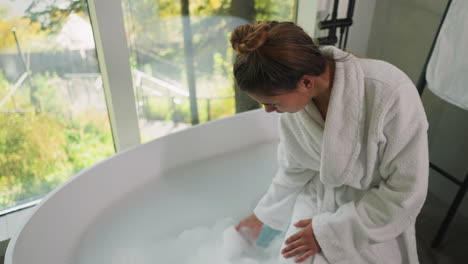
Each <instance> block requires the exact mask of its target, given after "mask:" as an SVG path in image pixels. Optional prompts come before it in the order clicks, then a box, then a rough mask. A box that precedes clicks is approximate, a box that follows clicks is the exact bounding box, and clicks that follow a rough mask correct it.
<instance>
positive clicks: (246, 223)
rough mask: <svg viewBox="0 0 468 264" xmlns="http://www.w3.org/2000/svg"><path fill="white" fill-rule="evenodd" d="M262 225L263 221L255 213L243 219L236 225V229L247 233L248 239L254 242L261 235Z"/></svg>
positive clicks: (244, 233)
mask: <svg viewBox="0 0 468 264" xmlns="http://www.w3.org/2000/svg"><path fill="white" fill-rule="evenodd" d="M262 227H263V222H262V221H260V219H258V218H257V216H256V215H255V214H252V215H249V216H247V217H246V218H244V219H242V220H241V221H240V222H239V224H238V225H237V226H236V230H237V231H238V232H240V233H242V234H243V235H247V238H248V240H249V241H250V242H251V243H253V242H254V241H255V240H257V238H258V236H259V235H260V231H261V230H262Z"/></svg>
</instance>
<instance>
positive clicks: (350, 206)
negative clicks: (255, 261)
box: [254, 47, 429, 264]
mask: <svg viewBox="0 0 468 264" xmlns="http://www.w3.org/2000/svg"><path fill="white" fill-rule="evenodd" d="M323 52H324V53H326V54H330V55H332V56H333V57H334V58H335V59H336V60H337V62H336V69H335V76H334V84H333V87H332V91H331V98H330V102H329V106H328V112H327V116H326V122H325V121H324V120H323V119H322V117H321V115H320V113H319V111H318V110H317V108H316V106H315V105H314V104H313V103H311V104H309V105H308V106H307V107H306V108H305V109H303V110H301V111H299V112H297V113H284V114H281V117H280V139H281V140H280V145H279V148H278V161H279V169H278V172H277V174H276V176H275V178H274V179H273V182H272V184H271V185H270V187H269V189H268V191H267V193H266V194H265V195H264V196H263V198H262V199H261V200H260V202H259V203H258V205H257V207H256V208H255V210H254V213H255V214H256V215H257V217H258V218H259V219H260V220H262V221H263V222H264V223H265V224H266V225H269V226H271V227H272V228H275V229H278V230H283V231H287V232H286V238H287V237H289V236H290V235H292V234H294V233H295V232H297V231H298V230H299V229H297V228H295V227H294V226H293V224H294V223H295V222H297V221H299V220H302V219H307V218H312V229H313V232H314V234H315V237H316V239H317V241H318V243H319V245H320V247H321V249H322V250H321V252H320V253H318V254H316V255H314V257H312V258H309V259H307V260H306V261H305V262H304V263H314V264H316V263H357V264H362V263H372V264H376V263H379V264H380V263H391V264H397V263H418V262H419V261H418V255H417V251H416V239H415V228H414V226H415V220H416V217H417V216H418V214H419V212H420V209H421V207H422V205H423V203H424V200H425V198H426V194H427V181H428V165H429V161H428V144H427V128H428V123H427V119H426V116H425V113H424V109H423V107H422V104H421V101H420V98H419V95H418V93H417V90H416V88H415V87H414V85H413V84H412V82H411V80H410V79H409V78H408V77H407V76H406V75H405V74H404V73H403V72H401V71H400V70H399V69H397V68H396V67H394V66H392V65H390V64H388V63H386V62H382V61H378V60H370V59H360V58H356V57H354V56H353V55H350V54H347V53H345V52H343V51H341V50H339V49H337V48H334V47H326V48H324V49H323ZM280 259H282V260H281V261H280V263H293V260H294V258H290V259H288V260H286V259H284V258H282V257H280Z"/></svg>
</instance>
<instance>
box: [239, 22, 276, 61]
mask: <svg viewBox="0 0 468 264" xmlns="http://www.w3.org/2000/svg"><path fill="white" fill-rule="evenodd" d="M269 29H270V27H269V26H268V25H267V24H265V23H262V24H258V25H240V26H238V27H236V28H235V29H234V31H233V32H232V34H231V45H232V48H233V49H234V50H235V51H237V53H239V54H241V55H247V54H249V53H251V52H253V51H255V50H256V49H258V48H260V47H261V46H262V45H263V44H264V43H265V42H266V40H267V38H268V30H269Z"/></svg>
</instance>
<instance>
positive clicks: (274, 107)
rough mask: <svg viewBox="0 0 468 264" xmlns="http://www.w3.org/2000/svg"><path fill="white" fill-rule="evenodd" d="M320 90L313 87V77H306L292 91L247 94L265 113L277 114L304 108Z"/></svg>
mask: <svg viewBox="0 0 468 264" xmlns="http://www.w3.org/2000/svg"><path fill="white" fill-rule="evenodd" d="M321 92H323V91H322V89H319V88H318V87H317V86H316V85H315V80H314V77H311V76H307V77H306V78H303V79H301V80H300V81H299V83H298V85H297V87H296V89H295V90H293V91H288V92H284V93H280V94H278V95H263V94H257V93H247V94H248V95H249V96H250V97H251V98H252V99H254V100H255V101H257V102H259V103H260V104H262V105H264V106H265V111H266V112H268V113H270V112H275V111H276V112H278V113H295V112H298V111H300V110H302V109H303V108H305V107H306V106H307V105H308V104H309V103H310V102H311V100H312V99H313V98H314V97H316V96H318V95H319V94H321Z"/></svg>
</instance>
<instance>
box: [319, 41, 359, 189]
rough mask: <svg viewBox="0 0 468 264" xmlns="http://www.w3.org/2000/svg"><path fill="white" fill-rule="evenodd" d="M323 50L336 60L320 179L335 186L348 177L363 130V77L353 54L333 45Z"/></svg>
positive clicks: (357, 151)
mask: <svg viewBox="0 0 468 264" xmlns="http://www.w3.org/2000/svg"><path fill="white" fill-rule="evenodd" d="M322 52H323V53H324V54H326V55H329V56H332V57H333V58H334V59H335V60H336V63H335V76H334V81H333V87H332V90H331V95H330V102H329V104H328V110H327V117H326V122H325V127H324V132H323V141H322V153H321V162H320V180H321V181H322V182H323V183H324V184H327V185H331V186H334V187H338V186H341V185H343V184H344V182H345V181H346V179H347V178H348V177H350V172H351V171H352V167H353V166H354V165H355V164H356V161H357V158H358V155H359V152H360V149H361V144H360V142H361V140H362V134H363V131H364V114H365V111H364V102H363V100H364V78H363V71H362V68H361V67H360V65H359V63H358V61H357V59H356V57H354V56H353V55H351V54H349V53H346V52H343V51H341V50H339V49H337V48H335V47H333V46H328V47H324V48H323V49H322Z"/></svg>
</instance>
